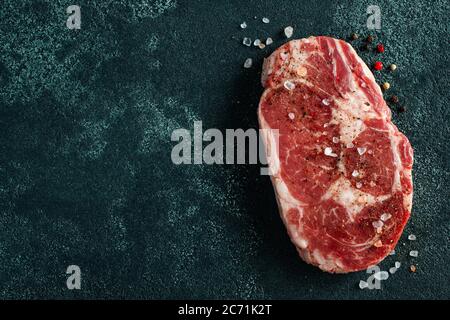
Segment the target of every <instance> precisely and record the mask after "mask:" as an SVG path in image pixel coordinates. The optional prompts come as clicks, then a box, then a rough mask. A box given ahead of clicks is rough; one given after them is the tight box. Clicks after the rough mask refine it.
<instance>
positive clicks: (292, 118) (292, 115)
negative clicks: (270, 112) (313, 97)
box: [288, 112, 295, 120]
mask: <svg viewBox="0 0 450 320" xmlns="http://www.w3.org/2000/svg"><path fill="white" fill-rule="evenodd" d="M288 117H289V119H291V120H294V119H295V114H293V113H292V112H289V114H288Z"/></svg>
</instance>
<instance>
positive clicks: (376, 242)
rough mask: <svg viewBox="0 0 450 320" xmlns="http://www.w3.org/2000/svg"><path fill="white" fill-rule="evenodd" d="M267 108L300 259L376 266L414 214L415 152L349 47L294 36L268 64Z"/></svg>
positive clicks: (287, 219) (282, 207)
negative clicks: (413, 168)
mask: <svg viewBox="0 0 450 320" xmlns="http://www.w3.org/2000/svg"><path fill="white" fill-rule="evenodd" d="M262 84H263V86H264V88H265V91H264V94H263V95H262V97H261V101H260V104H259V109H258V119H259V124H260V127H261V128H262V129H277V130H278V134H275V133H274V132H276V130H263V131H264V132H265V133H264V134H263V141H264V144H265V148H266V154H267V157H268V162H269V167H270V169H271V170H272V176H271V179H272V184H273V186H274V189H275V194H276V198H277V201H278V205H279V211H280V214H281V217H282V219H283V222H284V224H285V225H286V228H287V230H288V233H289V236H290V238H291V240H292V242H293V243H294V245H295V246H296V248H297V250H298V252H299V254H300V256H301V257H302V258H303V259H304V260H305V261H306V262H308V263H311V264H313V265H316V266H318V267H319V268H321V269H322V270H324V271H328V272H339V273H344V272H351V271H357V270H363V269H366V268H368V267H369V266H371V265H375V264H377V263H378V262H380V261H381V260H382V259H383V258H384V257H386V256H387V255H388V254H389V253H390V252H391V251H392V250H393V249H394V247H395V245H396V243H397V241H398V240H399V238H400V235H401V233H402V231H403V228H404V226H405V224H406V222H407V220H408V218H409V216H410V212H411V205H412V178H411V168H412V163H413V150H412V148H411V145H410V143H409V141H408V139H407V138H406V137H405V136H404V135H403V134H402V133H401V132H399V130H398V129H397V127H396V126H395V125H394V124H393V123H392V122H391V112H390V109H389V107H388V106H387V105H386V102H385V101H384V99H383V95H382V92H381V90H380V87H379V86H378V85H377V83H376V82H375V78H374V76H373V74H372V73H371V71H370V70H369V68H368V67H367V66H366V65H365V64H364V62H363V61H362V60H361V59H360V58H359V57H358V55H357V54H356V52H355V51H354V49H353V48H352V47H351V46H350V45H349V44H348V43H346V42H344V41H341V40H336V39H333V38H329V37H310V38H307V39H301V40H293V41H290V42H288V43H286V44H285V45H283V46H281V47H280V48H278V49H277V50H276V51H275V52H274V53H273V54H272V55H271V56H270V57H269V58H268V59H266V60H265V62H264V66H263V75H262Z"/></svg>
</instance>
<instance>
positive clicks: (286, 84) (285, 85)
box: [284, 80, 295, 90]
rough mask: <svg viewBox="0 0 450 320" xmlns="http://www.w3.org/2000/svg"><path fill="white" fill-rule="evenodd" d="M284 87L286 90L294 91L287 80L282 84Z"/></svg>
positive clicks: (292, 84)
mask: <svg viewBox="0 0 450 320" xmlns="http://www.w3.org/2000/svg"><path fill="white" fill-rule="evenodd" d="M284 87H285V88H286V89H288V90H293V89H295V84H294V83H293V82H291V81H289V80H286V81H285V82H284Z"/></svg>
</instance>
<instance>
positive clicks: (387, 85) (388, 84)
mask: <svg viewBox="0 0 450 320" xmlns="http://www.w3.org/2000/svg"><path fill="white" fill-rule="evenodd" d="M381 87H382V88H383V90H384V91H386V90H389V88H390V87H391V84H390V83H389V82H383V85H382V86H381Z"/></svg>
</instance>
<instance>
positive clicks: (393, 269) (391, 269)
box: [389, 267, 397, 274]
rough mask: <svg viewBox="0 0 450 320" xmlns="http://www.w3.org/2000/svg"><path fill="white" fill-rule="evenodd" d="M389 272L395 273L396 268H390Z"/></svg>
mask: <svg viewBox="0 0 450 320" xmlns="http://www.w3.org/2000/svg"><path fill="white" fill-rule="evenodd" d="M389 272H390V273H391V274H394V273H395V272H397V268H396V267H392V268H390V269H389Z"/></svg>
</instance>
